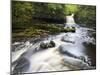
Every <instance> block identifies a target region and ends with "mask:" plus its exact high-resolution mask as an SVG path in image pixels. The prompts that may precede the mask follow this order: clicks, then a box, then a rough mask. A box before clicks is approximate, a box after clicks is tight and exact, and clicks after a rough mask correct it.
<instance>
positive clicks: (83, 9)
mask: <svg viewBox="0 0 100 75" xmlns="http://www.w3.org/2000/svg"><path fill="white" fill-rule="evenodd" d="M75 18H76V22H77V23H78V24H85V25H87V26H95V25H96V7H95V6H85V5H83V6H80V9H79V12H77V14H76V16H75Z"/></svg>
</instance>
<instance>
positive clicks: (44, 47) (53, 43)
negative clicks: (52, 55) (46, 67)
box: [40, 41, 55, 49]
mask: <svg viewBox="0 0 100 75" xmlns="http://www.w3.org/2000/svg"><path fill="white" fill-rule="evenodd" d="M52 47H55V42H54V41H50V42H47V43H44V42H42V43H41V44H40V48H42V49H47V48H52Z"/></svg>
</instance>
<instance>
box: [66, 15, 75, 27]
mask: <svg viewBox="0 0 100 75" xmlns="http://www.w3.org/2000/svg"><path fill="white" fill-rule="evenodd" d="M75 24H76V23H75V21H74V14H72V15H70V16H66V25H65V27H67V26H74V25H75Z"/></svg>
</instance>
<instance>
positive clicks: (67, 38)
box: [61, 36, 75, 44]
mask: <svg viewBox="0 0 100 75" xmlns="http://www.w3.org/2000/svg"><path fill="white" fill-rule="evenodd" d="M61 41H64V42H67V43H73V44H74V43H75V38H72V37H70V36H64V37H63V38H62V39H61Z"/></svg>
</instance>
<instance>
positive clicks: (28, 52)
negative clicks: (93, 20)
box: [12, 15, 96, 73]
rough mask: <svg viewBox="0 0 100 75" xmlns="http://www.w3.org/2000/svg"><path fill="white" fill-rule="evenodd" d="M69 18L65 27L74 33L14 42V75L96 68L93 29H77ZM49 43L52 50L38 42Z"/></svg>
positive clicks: (78, 27) (71, 18)
mask: <svg viewBox="0 0 100 75" xmlns="http://www.w3.org/2000/svg"><path fill="white" fill-rule="evenodd" d="M72 16H73V15H71V17H70V16H68V17H67V24H66V26H68V25H69V26H75V27H76V32H75V33H71V32H68V33H60V34H58V35H50V36H49V37H46V38H41V40H39V41H35V42H34V40H29V41H26V42H15V43H13V44H12V47H13V48H12V49H13V51H12V71H13V73H32V72H47V71H62V70H83V69H93V68H95V62H94V61H95V54H93V53H94V52H95V46H96V40H95V38H94V37H93V36H92V35H93V34H94V32H95V30H94V29H91V28H86V27H80V26H78V25H77V24H75V22H74V19H73V17H72ZM69 17H70V18H69ZM76 25H77V26H76ZM66 26H65V27H66ZM51 40H53V41H54V42H55V44H56V46H55V47H53V48H47V49H41V48H40V43H41V42H49V41H51ZM91 48H92V49H91Z"/></svg>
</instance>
